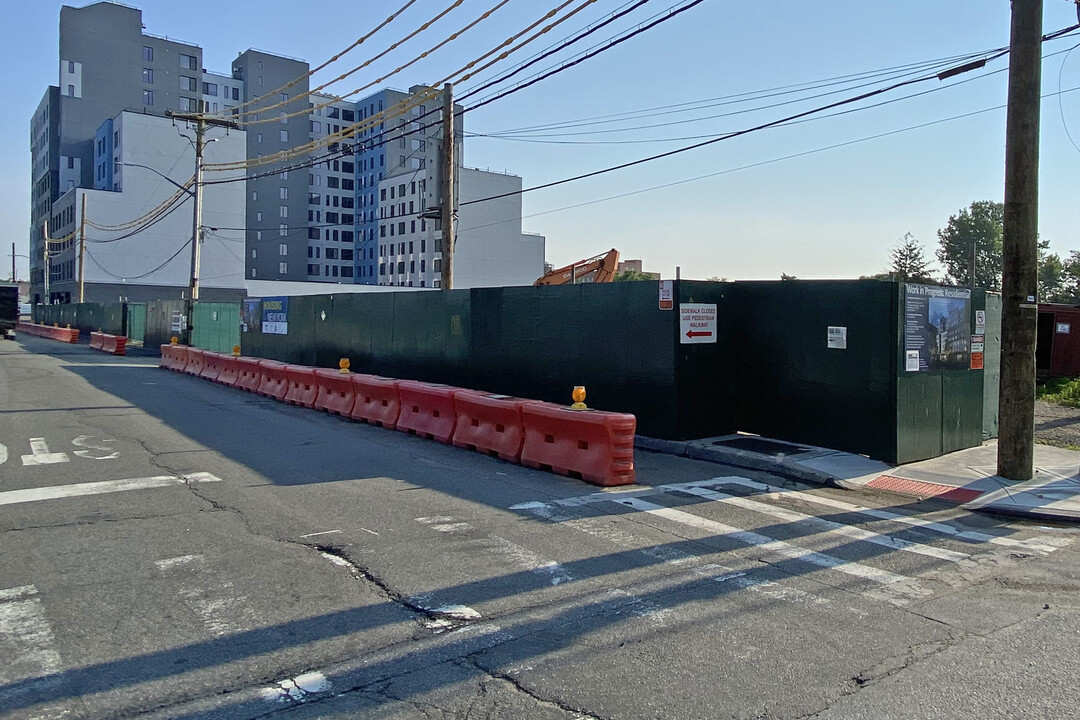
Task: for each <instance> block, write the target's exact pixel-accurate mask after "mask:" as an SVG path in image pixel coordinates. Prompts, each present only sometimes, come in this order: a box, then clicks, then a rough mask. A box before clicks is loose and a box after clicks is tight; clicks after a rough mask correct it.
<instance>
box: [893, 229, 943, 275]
mask: <svg viewBox="0 0 1080 720" xmlns="http://www.w3.org/2000/svg"><path fill="white" fill-rule="evenodd" d="M923 253H924V250H923V246H922V245H920V244H919V243H917V242H915V238H914V237H913V236H912V234H911V233H905V234H904V237H903V238H901V239H900V242H899V243H898V244H897V246H896V247H895V248H893V250H892V252H891V253H889V258H890V259H891V260H892V267H891V268H890V270H891V273H892V275H893V277H894V278H895V279H896V280H899V281H900V282H917V283H926V282H933V280H934V278H933V276H932V275H931V274H930V261H929V260H927V259H926V257H925V256H924V255H923Z"/></svg>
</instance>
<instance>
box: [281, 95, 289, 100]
mask: <svg viewBox="0 0 1080 720" xmlns="http://www.w3.org/2000/svg"><path fill="white" fill-rule="evenodd" d="M281 102H289V93H281Z"/></svg>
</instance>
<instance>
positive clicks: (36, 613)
mask: <svg viewBox="0 0 1080 720" xmlns="http://www.w3.org/2000/svg"><path fill="white" fill-rule="evenodd" d="M54 645H55V642H54V638H53V632H52V627H51V626H50V625H49V621H48V619H47V618H46V615H45V606H44V604H43V603H42V601H41V598H40V597H39V596H38V590H37V588H36V587H35V586H33V585H23V586H21V587H16V588H7V589H3V590H0V657H3V658H4V661H3V662H2V663H0V683H13V682H16V681H19V680H26V679H28V678H33V677H41V676H44V675H51V674H53V673H56V672H58V671H59V670H60V666H61V658H60V653H59V652H57V651H56V649H55V647H54Z"/></svg>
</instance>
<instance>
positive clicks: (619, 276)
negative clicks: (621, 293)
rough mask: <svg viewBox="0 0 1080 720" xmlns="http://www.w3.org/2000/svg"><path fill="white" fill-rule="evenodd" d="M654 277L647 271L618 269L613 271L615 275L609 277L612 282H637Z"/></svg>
mask: <svg viewBox="0 0 1080 720" xmlns="http://www.w3.org/2000/svg"><path fill="white" fill-rule="evenodd" d="M655 279H656V278H654V277H653V276H652V275H650V274H649V273H644V272H638V271H637V270H620V271H618V272H617V273H615V277H613V278H611V280H612V282H637V281H641V280H655Z"/></svg>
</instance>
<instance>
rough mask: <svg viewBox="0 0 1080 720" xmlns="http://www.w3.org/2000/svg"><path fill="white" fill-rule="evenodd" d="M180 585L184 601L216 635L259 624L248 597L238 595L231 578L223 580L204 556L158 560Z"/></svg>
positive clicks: (180, 592)
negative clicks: (249, 604) (248, 603)
mask: <svg viewBox="0 0 1080 720" xmlns="http://www.w3.org/2000/svg"><path fill="white" fill-rule="evenodd" d="M154 564H155V565H156V566H157V568H158V570H160V571H161V572H162V574H164V575H165V576H166V577H168V578H170V579H172V580H174V581H176V582H177V583H178V585H179V588H180V590H179V594H180V597H182V598H183V599H184V604H185V605H186V606H187V607H188V608H189V609H190V610H191V611H192V612H194V613H195V614H196V615H198V616H199V619H200V620H202V622H203V625H204V626H205V627H206V629H207V630H209V631H210V632H211V633H212V634H213V635H214V636H216V637H221V636H223V635H228V634H230V633H235V632H239V631H240V630H243V629H245V628H247V627H253V626H254V625H256V624H257V621H258V618H256V617H255V615H254V613H253V612H252V611H251V610H250V609H249V608H248V607H247V605H246V604H245V603H246V600H247V598H246V597H245V596H243V595H237V594H236V591H235V589H234V586H233V584H232V582H231V581H229V580H226V581H222V580H221V579H220V578H219V577H218V576H217V575H216V574H215V573H214V570H213V568H212V567H211V566H210V563H209V562H207V560H206V558H205V557H204V556H202V555H181V556H180V557H174V558H166V559H164V560H158V561H157V562H155V563H154Z"/></svg>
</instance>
